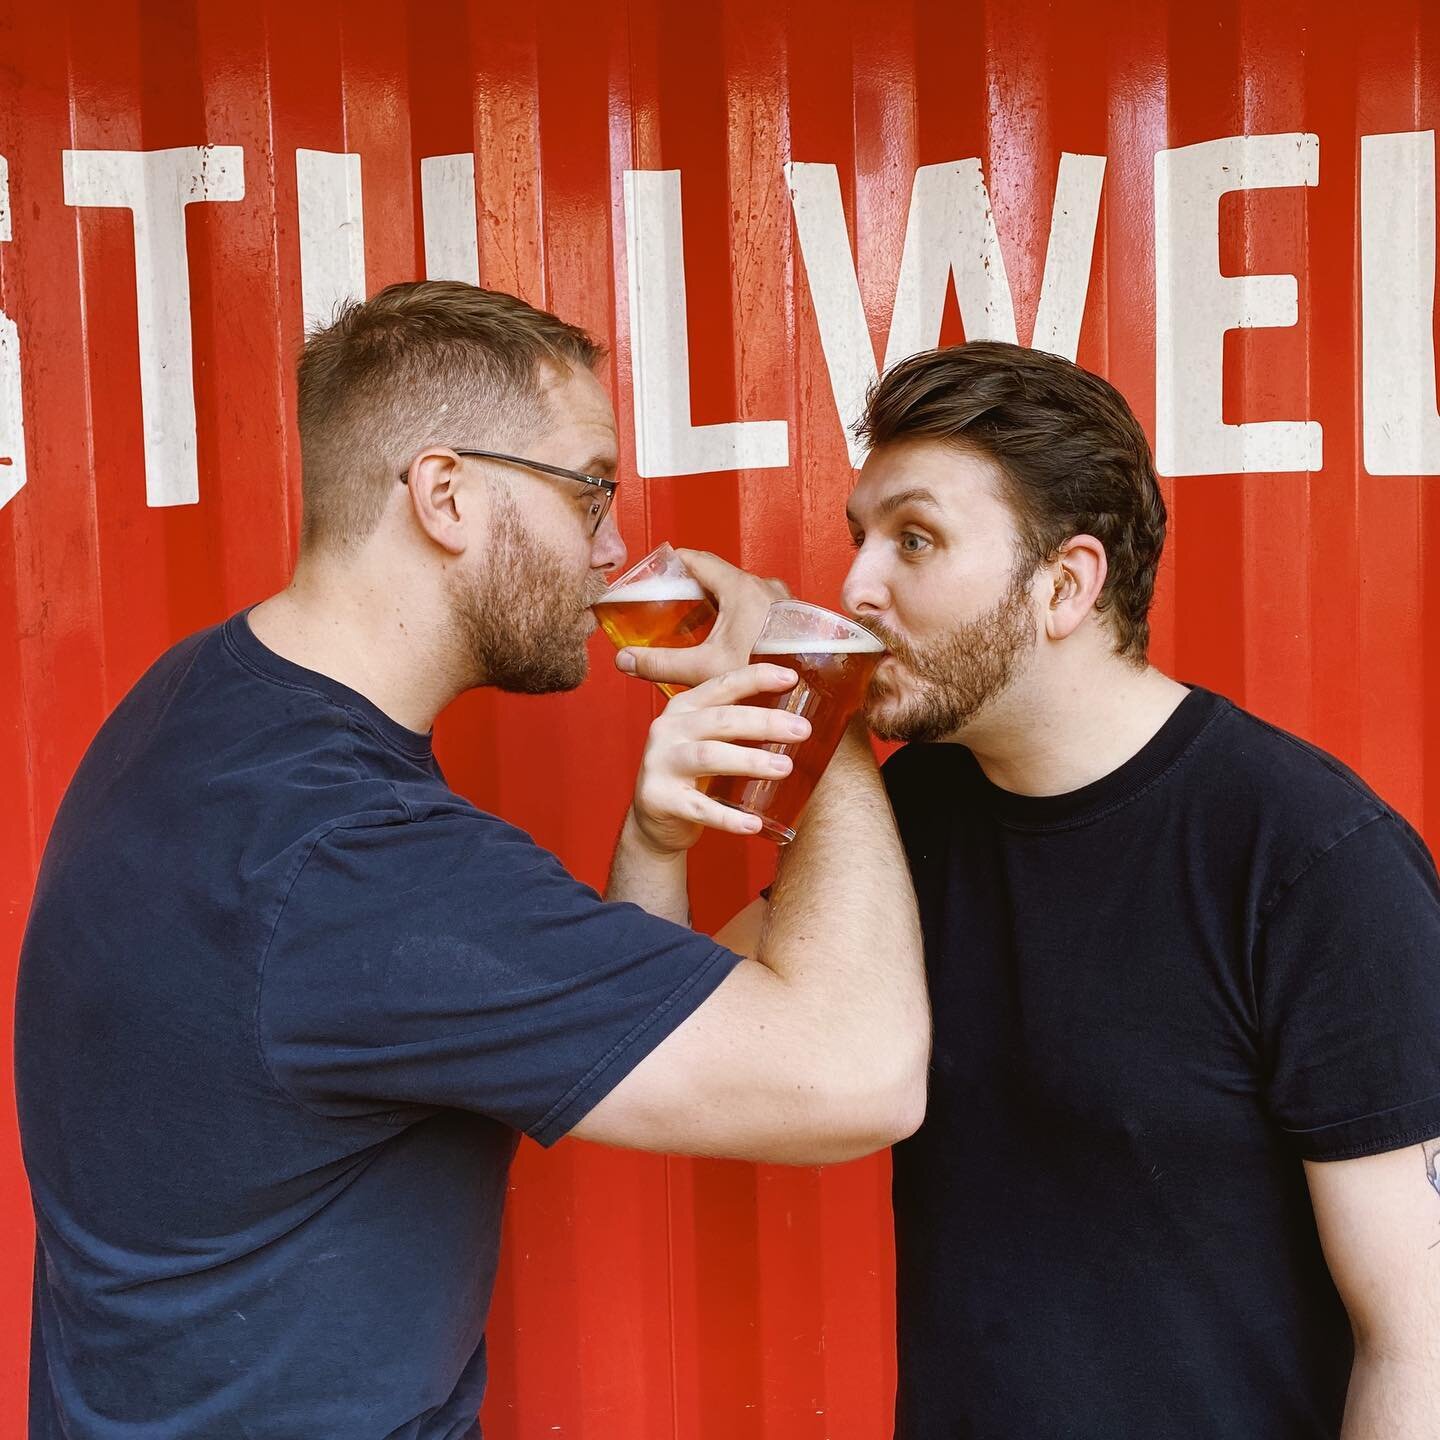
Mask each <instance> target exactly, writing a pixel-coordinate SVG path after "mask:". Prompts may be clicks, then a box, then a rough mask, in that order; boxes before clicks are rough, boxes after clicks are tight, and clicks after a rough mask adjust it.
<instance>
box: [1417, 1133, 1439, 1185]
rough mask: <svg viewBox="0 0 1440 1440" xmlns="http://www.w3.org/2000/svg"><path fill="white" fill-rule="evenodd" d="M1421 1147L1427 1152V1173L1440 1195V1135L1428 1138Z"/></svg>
mask: <svg viewBox="0 0 1440 1440" xmlns="http://www.w3.org/2000/svg"><path fill="white" fill-rule="evenodd" d="M1420 1148H1421V1150H1423V1151H1424V1152H1425V1174H1426V1175H1427V1176H1428V1177H1429V1180H1430V1183H1431V1185H1433V1186H1434V1187H1435V1193H1436V1194H1437V1195H1440V1137H1437V1138H1436V1139H1434V1140H1427V1141H1426V1142H1425V1143H1424V1144H1423V1145H1422V1146H1421V1147H1420Z"/></svg>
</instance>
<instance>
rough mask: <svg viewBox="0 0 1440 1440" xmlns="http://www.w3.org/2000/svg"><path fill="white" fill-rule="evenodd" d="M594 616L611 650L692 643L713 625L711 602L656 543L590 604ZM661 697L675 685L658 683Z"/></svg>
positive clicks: (672, 553)
mask: <svg viewBox="0 0 1440 1440" xmlns="http://www.w3.org/2000/svg"><path fill="white" fill-rule="evenodd" d="M593 608H594V610H595V618H596V620H598V621H599V622H600V628H601V629H602V630H603V631H604V632H605V633H606V634H607V635H608V636H609V637H610V639H611V641H612V642H613V643H614V645H615V648H616V649H617V650H622V649H624V648H625V646H627V645H656V646H659V647H661V648H669V649H676V648H680V647H683V646H689V645H698V644H700V642H701V641H702V640H704V639H705V637H706V636H707V635H708V634H709V633H710V631H711V630H712V629H713V628H714V625H715V619H716V610H715V602H714V601H713V600H711V598H710V597H709V596H708V595H707V594H706V593H705V592H704V590H702V589H701V588H700V582H699V581H698V580H696V579H694V578H693V577H692V576H691V575H690V573H689V571H687V570H686V569H685V565H684V562H683V561H682V560H681V559H680V557H679V556H678V555H677V554H676V553H675V551H674V550H672V549H671V548H670V546H669V545H668V544H661V545H657V546H656V547H655V549H654V550H652V551H651V552H650V553H649V554H648V555H647V556H646V557H645V558H644V559H643V560H642V561H640V563H639V564H638V565H632V566H631V567H630V569H628V570H627V571H626V572H625V573H624V574H623V575H622V576H620V578H619V579H618V580H616V581H615V582H614V583H613V584H612V585H611V586H610V587H609V589H607V590H606V591H605V593H604V594H603V595H602V596H601V597H600V598H599V599H598V600H597V601H596V602H595V605H594V607H593ZM660 688H661V689H662V690H663V691H664V692H665V693H666V694H667V695H674V694H675V693H676V691H677V690H678V689H682V688H683V687H681V686H673V685H661V686H660Z"/></svg>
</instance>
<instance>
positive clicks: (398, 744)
mask: <svg viewBox="0 0 1440 1440" xmlns="http://www.w3.org/2000/svg"><path fill="white" fill-rule="evenodd" d="M251 608H253V607H251ZM249 616H250V609H249V608H247V609H245V610H242V611H240V613H239V614H237V615H232V616H231V617H230V618H229V619H228V620H227V621H226V622H225V624H224V627H223V629H224V634H225V640H226V642H227V643H228V644H229V645H230V646H231V647H232V648H233V649H234V651H235V653H236V654H237V655H238V656H239V657H240V659H241V660H242V661H244V663H245V664H246V665H248V666H249V667H250V668H251V669H252V670H254V671H256V672H257V673H259V674H260V675H263V676H265V677H266V678H268V679H271V680H274V681H277V682H278V683H279V684H282V685H296V686H301V687H303V688H304V689H307V690H313V691H314V692H316V693H317V694H319V695H321V696H323V697H324V698H325V699H327V700H329V701H331V702H333V703H334V704H336V705H339V706H341V707H342V708H344V709H345V710H348V711H350V712H351V713H352V714H355V715H358V716H359V718H360V719H361V720H363V721H364V722H365V723H366V724H368V725H369V727H370V728H371V729H372V730H374V731H376V732H377V733H378V734H379V736H380V738H381V739H382V740H384V741H385V742H386V743H387V744H389V745H392V746H393V747H394V748H395V749H397V750H399V751H401V752H402V753H403V754H406V755H410V756H413V757H414V758H415V759H417V760H426V759H429V758H430V755H431V747H430V735H429V734H422V733H421V732H420V731H418V730H411V729H410V728H409V727H408V726H405V725H402V724H401V723H400V722H399V721H398V720H393V719H391V717H390V716H389V715H387V714H386V713H385V712H384V711H383V710H382V709H381V708H380V707H379V706H378V705H376V704H375V703H374V701H372V700H367V699H366V698H365V696H363V695H362V694H361V693H360V692H359V691H358V690H352V689H351V688H350V687H349V686H348V685H342V684H341V683H340V681H338V680H335V679H332V678H331V677H330V676H329V675H323V674H321V673H320V671H318V670H307V669H306V668H305V666H303V665H297V664H295V662H294V661H293V660H286V659H285V658H284V656H282V655H277V654H276V653H275V652H274V651H273V650H271V649H270V648H269V647H268V646H266V645H264V644H262V643H261V641H260V640H259V638H258V637H257V636H256V634H255V632H254V631H253V630H252V629H251V628H250V619H249Z"/></svg>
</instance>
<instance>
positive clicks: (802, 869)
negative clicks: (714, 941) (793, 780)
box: [755, 724, 930, 1080]
mask: <svg viewBox="0 0 1440 1440" xmlns="http://www.w3.org/2000/svg"><path fill="white" fill-rule="evenodd" d="M755 958H756V959H757V960H759V961H760V962H761V963H762V964H764V965H765V966H767V967H768V968H769V969H770V970H772V971H773V972H774V973H775V974H776V975H778V976H779V977H780V978H781V979H782V980H784V981H785V982H787V984H789V985H790V986H791V987H793V988H794V989H795V990H797V991H802V992H804V999H803V1002H802V1005H801V1009H802V1012H803V1013H805V1014H806V1015H807V1016H808V1017H810V1023H811V1024H812V1025H813V1026H814V1027H815V1031H814V1038H815V1040H816V1041H817V1042H819V1043H820V1044H821V1045H823V1047H824V1049H825V1050H826V1051H827V1052H829V1053H832V1054H838V1055H843V1056H845V1057H846V1063H847V1064H849V1065H853V1066H854V1068H855V1069H856V1070H857V1071H858V1072H861V1073H862V1074H863V1072H865V1071H866V1069H867V1068H868V1067H871V1066H872V1065H873V1066H875V1067H878V1068H879V1069H886V1068H888V1067H892V1066H898V1067H899V1068H900V1069H902V1070H903V1071H905V1072H907V1073H909V1074H910V1075H912V1076H913V1075H914V1074H915V1073H917V1070H918V1074H919V1075H920V1077H921V1079H922V1080H923V1073H924V1069H925V1067H926V1065H927V1064H928V1057H929V1036H930V1012H929V1004H928V1001H927V999H926V993H925V976H924V966H923V957H922V946H921V939H920V931H919V923H918V919H917V916H916V910H915V896H914V890H913V888H912V886H911V883H910V873H909V868H908V866H907V864H906V859H905V853H904V850H903V849H902V848H901V845H900V839H899V836H898V834H897V833H896V830H895V820H894V817H893V815H892V813H891V810H890V802H889V800H888V799H887V797H886V794H885V787H884V784H883V783H882V781H881V779H880V773H879V771H878V769H877V768H876V765H875V761H874V757H873V755H872V753H871V750H870V745H869V741H868V739H867V738H866V735H865V732H864V730H863V729H862V728H861V727H860V726H859V725H858V724H856V725H852V726H851V728H850V730H849V731H848V732H847V734H846V736H845V739H844V740H843V741H842V742H841V746H840V749H839V750H838V751H837V752H836V755H835V758H834V760H833V761H832V762H831V764H830V767H829V769H828V770H827V771H826V773H825V775H824V777H823V778H822V779H821V782H820V784H819V785H818V786H817V787H816V790H815V794H814V796H813V797H812V798H811V801H810V804H809V806H808V807H807V810H806V812H805V815H804V817H803V819H802V822H801V824H800V827H799V834H798V835H797V837H796V839H795V840H794V841H793V842H792V843H791V844H790V845H789V846H788V847H786V850H785V851H784V853H783V855H782V857H781V863H780V867H779V870H778V872H777V875H776V880H775V886H774V889H773V891H772V893H771V904H770V910H769V914H768V916H767V917H766V923H765V929H764V931H763V932H762V934H761V937H760V942H759V945H758V947H757V949H756V952H755Z"/></svg>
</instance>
